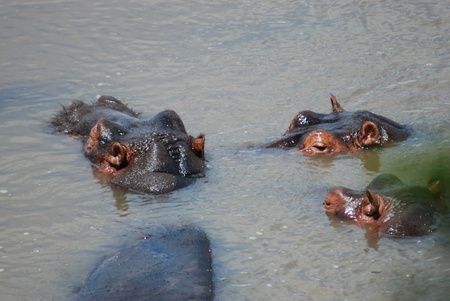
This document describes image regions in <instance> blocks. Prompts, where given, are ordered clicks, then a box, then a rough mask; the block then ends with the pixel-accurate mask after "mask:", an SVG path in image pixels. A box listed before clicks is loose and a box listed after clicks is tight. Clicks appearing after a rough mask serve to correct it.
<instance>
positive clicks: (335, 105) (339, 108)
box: [330, 94, 345, 112]
mask: <svg viewBox="0 0 450 301" xmlns="http://www.w3.org/2000/svg"><path fill="white" fill-rule="evenodd" d="M330 101H331V108H332V110H333V112H344V111H345V110H344V107H343V106H341V104H340V103H338V101H337V99H336V96H334V95H333V94H331V97H330Z"/></svg>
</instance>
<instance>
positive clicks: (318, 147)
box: [265, 95, 409, 155]
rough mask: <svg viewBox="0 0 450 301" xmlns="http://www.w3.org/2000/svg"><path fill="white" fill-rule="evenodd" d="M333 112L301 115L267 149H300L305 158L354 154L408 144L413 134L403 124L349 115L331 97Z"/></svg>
mask: <svg viewBox="0 0 450 301" xmlns="http://www.w3.org/2000/svg"><path fill="white" fill-rule="evenodd" d="M331 105H332V112H331V113H329V114H321V113H315V112H312V111H301V112H299V113H298V114H297V115H296V116H295V117H294V119H293V120H292V122H291V124H290V125H289V127H288V129H287V131H286V133H285V134H284V136H283V137H282V138H280V139H278V140H276V141H274V142H271V143H269V144H267V145H266V146H265V147H267V148H283V149H289V148H294V147H297V148H299V149H300V150H301V152H302V153H303V154H304V155H319V154H332V153H340V152H353V151H357V150H361V149H365V148H369V147H372V146H382V145H385V144H388V143H390V142H393V141H401V140H405V139H406V138H407V137H408V135H409V131H408V130H407V129H406V128H405V127H404V126H403V125H401V124H398V123H396V122H395V121H392V120H390V119H388V118H386V117H383V116H380V115H377V114H374V113H371V112H369V111H363V110H360V111H356V112H346V111H345V110H344V108H343V107H342V106H341V105H340V104H339V103H338V101H337V100H336V98H335V97H334V96H333V95H332V96H331Z"/></svg>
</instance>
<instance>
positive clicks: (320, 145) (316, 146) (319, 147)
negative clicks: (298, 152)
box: [313, 143, 327, 152]
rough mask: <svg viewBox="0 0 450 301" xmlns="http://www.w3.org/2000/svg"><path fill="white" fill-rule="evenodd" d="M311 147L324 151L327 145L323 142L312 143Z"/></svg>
mask: <svg viewBox="0 0 450 301" xmlns="http://www.w3.org/2000/svg"><path fill="white" fill-rule="evenodd" d="M313 147H314V148H315V149H317V150H318V151H319V152H324V151H326V150H327V146H326V145H325V144H323V143H316V144H314V145H313Z"/></svg>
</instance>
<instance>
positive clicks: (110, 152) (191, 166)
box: [51, 96, 206, 193]
mask: <svg viewBox="0 0 450 301" xmlns="http://www.w3.org/2000/svg"><path fill="white" fill-rule="evenodd" d="M51 123H52V125H53V127H54V128H55V129H56V131H58V132H62V133H66V134H70V135H78V136H81V137H83V142H84V154H85V155H86V157H88V158H89V159H90V160H91V162H92V163H93V165H94V166H95V167H96V168H97V169H98V170H99V171H100V172H101V173H103V174H106V175H109V176H110V178H111V182H112V183H114V184H117V185H119V186H123V187H125V188H128V189H131V190H135V191H140V192H150V193H165V192H169V191H172V190H174V189H176V188H180V187H183V186H186V185H188V184H189V183H191V182H192V181H193V180H194V179H195V178H199V177H204V176H205V175H204V172H205V168H206V164H205V158H204V143H205V137H204V135H203V134H201V135H199V136H198V137H197V138H194V137H192V136H190V135H188V134H187V133H186V129H185V127H184V125H183V122H182V121H181V118H180V116H178V114H177V113H175V112H174V111H172V110H166V111H163V112H160V113H158V114H157V115H155V116H154V117H146V118H144V117H141V116H140V115H139V114H137V113H135V112H134V111H133V110H131V109H130V108H128V107H127V106H126V105H124V104H123V103H122V102H120V101H119V100H117V99H116V98H114V97H112V96H101V97H99V98H98V100H97V101H96V102H95V103H93V104H86V103H84V102H83V101H79V100H75V101H73V102H72V103H71V104H69V105H68V106H66V107H63V108H62V110H61V111H59V112H58V113H57V114H56V115H55V116H54V118H53V119H52V121H51Z"/></svg>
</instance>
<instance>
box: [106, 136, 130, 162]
mask: <svg viewBox="0 0 450 301" xmlns="http://www.w3.org/2000/svg"><path fill="white" fill-rule="evenodd" d="M128 157H129V154H128V148H127V147H126V146H125V145H122V144H120V143H119V142H114V143H113V145H112V146H111V147H110V148H109V150H108V153H107V154H106V156H105V158H106V160H107V161H108V162H109V164H110V165H111V166H114V167H116V169H121V168H124V167H125V166H127V165H128V161H129V159H128Z"/></svg>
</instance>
